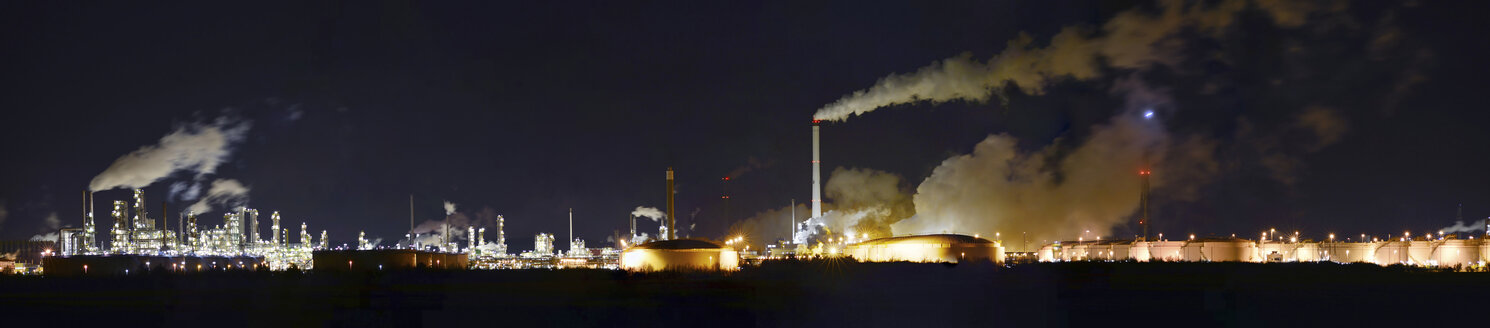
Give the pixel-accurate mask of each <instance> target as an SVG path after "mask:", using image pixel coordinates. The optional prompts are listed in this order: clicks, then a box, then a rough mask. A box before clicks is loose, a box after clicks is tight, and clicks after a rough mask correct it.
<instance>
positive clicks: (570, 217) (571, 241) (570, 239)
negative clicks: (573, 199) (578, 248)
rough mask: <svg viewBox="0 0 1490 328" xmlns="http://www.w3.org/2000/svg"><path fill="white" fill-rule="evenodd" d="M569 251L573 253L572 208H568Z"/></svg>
mask: <svg viewBox="0 0 1490 328" xmlns="http://www.w3.org/2000/svg"><path fill="white" fill-rule="evenodd" d="M569 251H570V252H574V208H573V207H570V208H569Z"/></svg>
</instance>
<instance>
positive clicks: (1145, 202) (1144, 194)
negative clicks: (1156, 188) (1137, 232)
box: [1138, 169, 1150, 241]
mask: <svg viewBox="0 0 1490 328" xmlns="http://www.w3.org/2000/svg"><path fill="white" fill-rule="evenodd" d="M1149 173H1150V172H1149V170H1148V169H1144V170H1142V171H1138V176H1139V177H1140V178H1142V179H1143V187H1142V188H1143V189H1142V190H1141V191H1140V192H1139V194H1138V202H1139V203H1140V205H1139V206H1141V207H1142V209H1143V212H1142V213H1143V214H1142V215H1143V216H1141V217H1139V218H1138V225H1141V226H1143V239H1142V240H1144V241H1147V240H1148V239H1149Z"/></svg>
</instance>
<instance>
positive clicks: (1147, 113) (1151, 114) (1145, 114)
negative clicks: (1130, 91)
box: [1143, 110, 1154, 118]
mask: <svg viewBox="0 0 1490 328" xmlns="http://www.w3.org/2000/svg"><path fill="white" fill-rule="evenodd" d="M1143 118H1154V111H1152V110H1146V111H1143Z"/></svg>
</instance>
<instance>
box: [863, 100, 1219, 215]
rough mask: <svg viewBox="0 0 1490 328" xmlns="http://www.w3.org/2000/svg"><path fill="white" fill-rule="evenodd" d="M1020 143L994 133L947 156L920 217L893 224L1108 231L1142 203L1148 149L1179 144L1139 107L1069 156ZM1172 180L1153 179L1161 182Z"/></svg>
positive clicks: (921, 193) (920, 198) (921, 203)
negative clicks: (1030, 148)
mask: <svg viewBox="0 0 1490 328" xmlns="http://www.w3.org/2000/svg"><path fill="white" fill-rule="evenodd" d="M1017 143H1018V141H1017V140H1015V139H1014V138H1013V137H1010V136H1008V135H993V136H989V137H988V138H987V139H985V140H983V142H980V143H978V145H977V146H975V148H974V150H973V153H972V154H968V155H962V156H957V157H953V158H950V159H947V160H946V161H944V162H942V165H941V166H939V167H937V168H936V169H935V170H933V171H932V173H931V176H930V177H928V178H926V180H925V181H923V182H922V183H921V185H920V186H919V187H917V189H916V192H917V193H916V196H915V209H916V211H917V214H916V216H915V217H912V218H910V219H907V220H904V221H900V222H897V223H895V224H893V225H892V227H893V228H894V231H895V232H896V233H942V232H952V233H965V234H974V233H980V234H986V235H991V234H993V233H995V232H1004V233H1006V234H1008V233H1022V232H1028V233H1029V238H1030V239H1031V240H1035V241H1039V240H1064V239H1076V238H1077V237H1078V235H1079V233H1080V232H1083V231H1084V230H1092V231H1094V232H1097V233H1099V234H1106V233H1107V232H1108V230H1109V229H1111V228H1112V227H1113V226H1115V225H1117V224H1119V223H1122V222H1124V221H1125V220H1126V219H1127V218H1128V215H1130V214H1132V213H1133V212H1134V210H1135V209H1137V207H1138V191H1139V188H1140V186H1139V183H1140V181H1139V179H1138V176H1137V170H1138V169H1140V168H1142V167H1144V164H1145V161H1146V154H1165V153H1167V152H1168V151H1167V150H1168V148H1170V147H1173V146H1174V145H1172V144H1171V142H1170V140H1169V138H1168V136H1167V135H1165V134H1164V133H1163V131H1162V130H1161V128H1160V127H1159V126H1158V125H1157V123H1156V122H1149V121H1146V120H1144V119H1142V118H1141V116H1140V115H1135V114H1133V113H1129V115H1123V116H1119V117H1117V118H1115V119H1114V121H1113V122H1111V123H1109V124H1108V125H1104V126H1099V127H1096V128H1095V129H1094V131H1093V133H1092V135H1091V136H1090V137H1089V138H1088V139H1087V140H1086V141H1085V142H1084V143H1082V144H1081V145H1080V146H1078V147H1076V149H1075V150H1073V151H1072V152H1071V153H1069V154H1067V155H1065V156H1064V157H1056V156H1055V155H1054V154H1055V152H1054V151H1053V150H1054V149H1055V148H1054V147H1055V146H1051V147H1050V148H1047V149H1046V151H1042V152H1034V153H1030V152H1022V151H1020V150H1019V149H1018V147H1017ZM1184 145H1194V144H1188V143H1187V144H1184ZM1200 146H1201V147H1203V146H1204V144H1201V145H1200ZM1193 151H1195V150H1187V151H1182V152H1176V153H1181V154H1185V153H1189V152H1193ZM1199 152H1202V153H1206V152H1207V151H1205V150H1199ZM1161 161H1162V159H1157V158H1156V160H1155V162H1161ZM1209 165H1214V164H1209ZM1052 168H1053V169H1052ZM1165 181H1166V180H1163V179H1155V180H1153V181H1152V182H1151V184H1152V185H1153V186H1154V187H1155V188H1159V187H1162V186H1163V184H1164V183H1165Z"/></svg>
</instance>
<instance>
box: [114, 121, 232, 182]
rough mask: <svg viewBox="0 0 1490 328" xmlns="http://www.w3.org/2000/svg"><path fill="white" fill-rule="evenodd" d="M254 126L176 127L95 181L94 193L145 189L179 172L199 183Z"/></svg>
mask: <svg viewBox="0 0 1490 328" xmlns="http://www.w3.org/2000/svg"><path fill="white" fill-rule="evenodd" d="M250 126H251V124H250V123H249V122H248V121H243V120H238V119H234V118H229V117H221V118H218V119H217V120H215V121H213V122H211V123H203V122H196V123H189V124H181V125H177V126H176V129H175V131H172V132H171V133H170V134H167V135H165V136H164V137H161V138H160V142H159V143H157V144H154V145H147V146H144V147H140V149H137V150H135V151H133V152H130V153H129V154H125V155H124V156H122V157H119V159H117V160H114V163H113V164H111V165H109V168H108V169H105V170H104V171H103V173H99V174H98V176H95V177H94V178H93V181H92V182H91V183H89V185H88V189H89V190H92V191H102V190H110V189H114V188H144V187H145V186H148V185H150V184H151V183H155V182H156V181H159V180H160V179H163V178H165V177H167V176H170V175H171V174H174V173H176V172H191V173H194V174H195V176H196V177H197V178H198V179H200V178H202V177H205V176H207V175H210V174H212V173H213V172H216V170H217V166H218V165H219V164H222V162H223V161H225V160H227V159H228V157H229V155H231V154H232V150H233V146H234V145H236V144H237V143H239V142H241V141H242V140H243V138H244V136H245V135H247V133H248V129H249V127H250Z"/></svg>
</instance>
